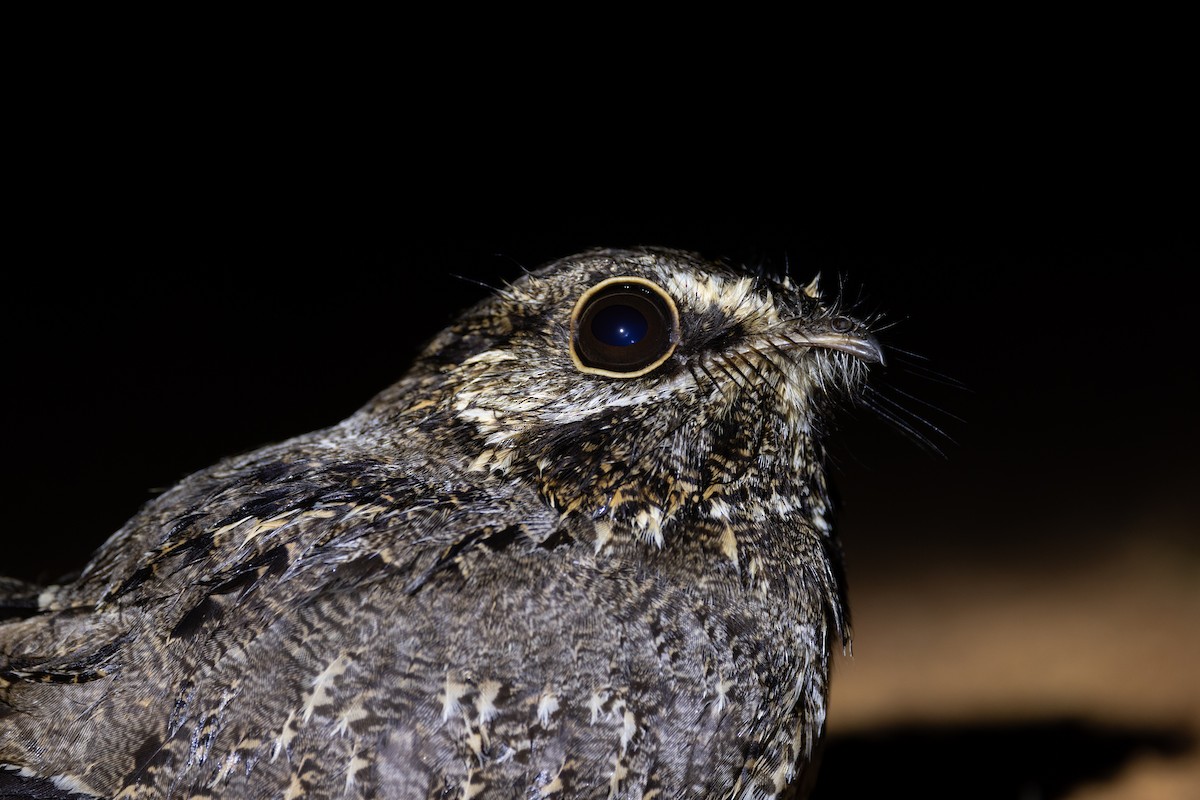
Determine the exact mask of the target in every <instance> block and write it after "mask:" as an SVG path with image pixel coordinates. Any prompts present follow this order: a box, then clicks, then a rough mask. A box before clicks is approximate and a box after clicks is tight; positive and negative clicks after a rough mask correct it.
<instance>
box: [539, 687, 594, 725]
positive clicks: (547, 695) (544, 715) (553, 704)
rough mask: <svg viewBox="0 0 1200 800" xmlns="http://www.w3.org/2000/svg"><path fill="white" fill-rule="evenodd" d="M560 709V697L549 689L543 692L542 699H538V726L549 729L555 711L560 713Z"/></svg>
mask: <svg viewBox="0 0 1200 800" xmlns="http://www.w3.org/2000/svg"><path fill="white" fill-rule="evenodd" d="M558 709H559V705H558V697H557V696H556V695H555V694H554V693H553V692H551V691H550V690H548V689H547V690H546V691H544V692H542V696H541V698H539V699H538V707H537V718H538V724H540V725H541V726H542V727H543V728H546V727H549V725H550V717H551V715H553V714H554V712H555V711H558ZM594 721H595V720H594V719H593V722H594Z"/></svg>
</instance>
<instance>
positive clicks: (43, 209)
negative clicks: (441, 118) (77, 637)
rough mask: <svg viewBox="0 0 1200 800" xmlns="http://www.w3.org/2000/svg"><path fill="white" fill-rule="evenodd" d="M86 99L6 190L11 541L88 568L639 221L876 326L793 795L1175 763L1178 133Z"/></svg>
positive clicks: (1191, 512) (1187, 681) (1181, 150)
mask: <svg viewBox="0 0 1200 800" xmlns="http://www.w3.org/2000/svg"><path fill="white" fill-rule="evenodd" d="M93 100H94V98H91V96H90V95H87V94H86V92H85V93H84V94H83V95H79V96H75V97H74V98H73V99H72V102H79V103H82V104H83V105H82V106H81V107H82V108H83V109H84V111H83V112H82V113H81V116H80V118H79V119H80V120H83V119H85V118H87V117H88V113H87V112H88V109H91V110H93V111H96V110H97V109H99V110H102V111H104V112H105V113H107V114H109V117H106V118H112V119H115V120H116V122H115V127H114V128H113V129H112V130H110V131H109V133H108V134H107V135H103V136H101V135H99V134H96V132H95V129H94V127H93V128H89V131H90V133H88V134H87V135H81V134H79V133H77V130H78V128H73V127H71V126H47V127H45V128H37V127H36V125H35V127H34V129H33V130H32V132H31V134H30V135H29V137H28V139H29V147H28V148H27V150H26V151H22V152H23V153H25V156H26V160H25V162H24V166H25V167H26V168H27V169H25V170H24V171H23V172H22V176H21V177H22V180H20V181H19V183H17V184H16V188H15V189H14V190H13V196H14V198H15V199H18V200H19V201H20V203H19V207H20V210H19V211H18V212H15V214H14V215H13V217H12V218H11V219H10V223H11V224H10V229H11V230H12V231H13V233H12V238H11V239H10V244H11V247H10V250H9V255H8V256H7V273H8V274H7V276H6V279H5V280H6V284H5V290H4V295H3V298H4V299H3V303H4V314H3V319H2V320H0V322H2V324H3V331H2V332H3V335H4V342H5V345H6V347H5V388H6V391H5V393H4V399H5V412H6V416H5V419H6V421H7V426H6V430H5V436H4V441H5V443H4V456H5V458H4V460H3V464H2V466H0V470H2V472H0V477H2V482H0V497H2V501H3V507H4V509H5V512H4V518H3V525H4V532H3V534H2V537H3V540H2V541H3V550H2V551H0V572H3V573H6V574H10V575H16V576H20V577H25V578H30V579H39V580H49V579H53V578H54V577H55V576H56V575H59V574H62V573H64V572H67V571H70V570H72V569H76V568H78V567H79V566H81V565H82V563H83V562H84V561H85V560H86V558H87V555H88V553H89V552H90V551H91V549H93V548H94V547H96V546H98V545H99V544H100V543H101V542H102V541H103V540H104V539H105V538H106V537H107V536H108V535H109V534H110V533H112V532H113V531H115V530H116V529H117V528H118V527H119V526H120V525H121V524H122V523H123V522H124V520H125V519H126V518H128V517H129V516H130V515H131V514H132V513H133V512H134V511H135V510H136V509H137V508H138V506H139V505H140V504H141V503H143V502H145V501H146V500H147V499H149V498H150V497H152V496H153V494H154V492H155V491H156V490H158V489H160V488H162V487H165V486H168V485H170V484H171V483H173V482H174V481H176V480H178V479H179V478H181V477H182V476H184V475H185V474H187V473H188V472H190V471H192V470H195V469H198V468H201V467H204V466H206V465H207V464H209V463H211V462H213V461H214V460H216V459H217V458H220V457H221V456H224V455H227V454H230V453H233V452H237V451H241V450H246V449H250V448H253V447H256V446H258V445H260V444H264V443H266V442H270V441H276V440H279V439H282V438H286V437H288V436H290V435H293V434H298V433H301V432H305V431H308V430H312V429H315V428H317V427H321V426H324V425H328V424H332V423H334V422H336V421H338V420H339V419H341V418H343V417H344V416H346V415H347V414H349V413H351V412H352V411H354V410H355V409H356V408H357V407H358V406H359V405H361V404H362V403H364V402H365V401H366V400H367V399H368V398H369V397H370V396H371V395H372V394H373V393H375V392H376V391H378V390H380V389H381V388H383V387H384V386H386V385H388V384H389V383H390V382H392V381H393V380H395V379H396V378H397V377H398V376H399V375H400V374H401V373H402V372H403V370H404V369H405V367H406V365H407V364H408V363H409V361H410V360H411V358H412V356H413V354H414V353H415V352H416V350H417V348H418V347H419V346H420V345H421V343H422V342H423V341H424V340H425V339H426V338H427V337H429V336H430V335H432V334H433V333H434V332H435V331H436V330H438V329H439V328H440V327H441V326H442V325H443V324H444V323H445V321H446V320H447V319H449V318H450V316H451V315H452V314H453V313H454V311H455V310H457V309H460V308H462V307H463V306H465V305H467V304H468V303H470V302H472V301H473V300H474V299H476V298H478V297H480V296H481V295H482V294H483V292H484V291H485V290H484V289H483V288H481V287H480V286H479V285H477V283H476V281H481V282H484V283H489V284H496V283H497V282H499V281H503V280H506V279H512V278H515V277H516V276H518V275H519V274H520V269H521V267H522V266H527V267H534V266H537V265H539V264H540V263H542V262H544V261H546V260H549V259H551V258H555V257H559V256H563V255H567V254H570V253H573V252H576V251H579V250H582V249H584V248H587V247H592V246H625V245H638V244H654V245H665V246H672V247H680V248H686V249H694V250H698V251H700V252H702V253H704V254H706V255H709V256H713V257H729V258H731V259H734V260H739V261H744V262H749V263H759V262H764V263H767V264H768V265H771V266H772V267H774V268H776V269H779V270H782V269H784V268H785V267H786V268H787V269H789V270H790V272H791V273H792V274H793V275H798V276H808V275H810V274H812V273H815V272H821V273H822V274H823V275H824V278H825V282H826V285H827V286H838V285H839V283H841V285H842V286H843V287H844V289H843V290H844V292H845V293H846V294H847V296H848V297H850V298H853V299H854V300H855V302H857V303H858V304H859V308H861V309H862V310H864V311H865V312H870V311H876V310H879V311H883V312H885V313H886V314H887V319H888V320H889V321H890V322H894V323H895V324H894V326H892V327H890V328H888V329H887V330H886V331H885V332H884V333H883V334H882V335H881V338H882V339H883V340H884V342H885V344H887V345H888V346H889V347H891V348H893V350H892V354H891V355H892V357H891V359H890V361H889V364H888V366H887V368H886V369H885V370H881V371H880V373H879V374H878V376H877V378H878V380H877V382H876V385H877V386H878V387H879V388H880V389H881V390H882V391H883V393H884V395H885V397H887V398H889V399H890V401H892V402H894V403H895V407H889V414H890V415H892V416H894V417H897V418H898V419H899V422H897V421H895V420H893V421H889V420H887V419H885V418H883V416H881V415H880V414H879V413H877V412H876V411H872V410H871V409H867V408H856V409H849V410H847V412H846V413H845V414H843V415H842V417H841V430H840V431H839V433H838V435H837V437H836V439H835V441H833V442H832V456H833V458H834V462H835V480H836V483H837V486H838V488H839V490H840V498H841V515H840V524H841V533H842V536H843V539H844V542H845V548H846V554H847V568H848V573H849V579H850V590H851V591H850V595H851V601H852V607H853V619H854V631H855V636H854V642H853V658H843V659H841V660H840V661H839V663H838V665H837V672H836V676H835V680H834V698H833V706H832V709H831V715H830V726H829V727H830V734H831V738H830V743H829V747H828V751H827V754H826V757H825V765H824V768H823V773H822V777H821V780H820V783H819V785H818V795H817V796H818V797H821V798H856V797H863V796H869V795H870V793H871V792H873V791H879V790H880V789H883V790H885V791H889V792H892V791H896V792H899V791H904V792H908V793H916V794H917V795H918V796H922V797H926V798H950V797H954V798H959V797H978V798H1021V799H1022V800H1026V799H1028V800H1034V799H1035V798H1078V799H1079V800H1083V799H1084V798H1089V799H1090V798H1096V799H1099V798H1186V797H1197V796H1200V678H1197V675H1200V501H1198V499H1197V497H1198V495H1200V492H1197V487H1198V486H1200V466H1198V453H1200V449H1198V448H1200V435H1198V429H1200V425H1198V424H1197V421H1196V412H1195V409H1196V407H1197V405H1198V401H1200V392H1198V390H1197V389H1198V387H1197V383H1198V380H1197V376H1198V370H1197V366H1196V363H1197V362H1196V347H1197V343H1196V333H1195V322H1194V320H1195V319H1196V316H1197V315H1196V311H1195V309H1196V301H1195V296H1194V294H1193V293H1192V289H1191V288H1190V280H1191V277H1190V273H1193V272H1194V271H1195V269H1196V266H1197V260H1196V256H1197V252H1196V236H1195V218H1196V215H1195V211H1196V209H1195V207H1194V192H1195V183H1194V180H1193V177H1194V171H1193V168H1194V166H1195V164H1194V156H1192V155H1190V149H1191V148H1190V147H1187V148H1185V147H1179V146H1174V147H1172V146H1171V144H1172V142H1171V141H1170V140H1164V139H1163V138H1162V136H1161V131H1162V130H1164V129H1170V126H1163V125H1155V126H1151V127H1152V128H1153V136H1149V135H1148V136H1146V137H1144V138H1142V139H1138V140H1133V141H1131V140H1129V139H1128V138H1126V137H1123V136H1117V135H1115V134H1112V135H1109V136H1100V138H1097V134H1096V133H1095V131H1096V130H1104V131H1109V132H1110V133H1111V128H1107V127H1105V126H1101V125H1096V126H1093V125H1091V124H1081V125H1078V126H1075V127H1070V128H1067V129H1054V127H1053V126H1043V125H1039V126H1038V127H1037V128H1036V130H1032V129H1031V128H1029V127H1028V126H1027V125H1026V124H1025V123H1024V121H1018V122H1012V121H1010V122H1008V123H1004V122H1003V121H999V120H997V119H996V118H994V117H992V116H991V115H989V114H988V113H986V111H985V110H984V109H983V108H976V109H975V110H974V112H971V111H969V110H967V111H964V113H965V114H966V115H967V116H966V117H958V118H956V124H957V126H958V127H957V128H955V131H957V134H958V135H959V136H958V139H959V140H956V141H952V139H955V137H950V136H948V135H947V136H943V137H941V138H938V139H937V140H936V141H933V142H932V143H930V142H923V143H922V142H918V141H917V139H918V138H919V137H917V136H915V135H914V137H913V139H912V140H909V139H905V140H903V142H901V140H900V139H898V138H897V137H896V135H895V134H894V133H892V134H889V135H887V136H883V135H881V134H880V133H879V132H878V131H879V128H878V127H877V126H875V127H869V126H868V127H862V128H861V129H859V130H858V131H857V132H855V134H854V135H853V136H849V137H848V138H845V139H844V140H843V141H841V142H840V145H841V149H839V150H837V151H836V153H835V152H834V151H831V150H828V149H823V148H821V147H803V148H802V147H800V146H799V145H795V146H793V143H791V142H786V141H776V142H775V144H776V145H777V146H776V148H775V149H773V150H772V151H771V154H770V155H766V156H763V155H762V154H761V153H759V151H758V146H759V145H760V144H761V143H758V142H755V143H754V146H748V147H746V148H744V149H743V148H742V147H741V146H740V145H734V144H731V143H729V142H721V143H720V146H719V147H717V146H716V145H714V147H716V149H715V150H713V151H712V152H720V153H722V154H723V156H724V160H723V161H722V162H721V163H720V164H719V165H718V164H713V163H709V162H706V161H703V160H696V158H693V157H687V158H683V157H680V158H677V159H675V160H674V161H673V162H672V163H671V164H670V165H669V166H668V165H667V164H666V163H665V162H664V161H659V160H651V161H648V162H638V166H631V165H623V164H621V163H620V159H619V158H613V159H612V163H611V164H610V163H609V161H606V160H604V157H603V156H601V155H598V154H597V153H599V151H594V152H593V151H584V150H572V149H566V150H564V151H563V152H562V153H561V154H559V153H558V152H557V151H555V152H554V154H553V155H550V154H547V153H546V152H542V153H539V154H536V155H537V156H540V157H541V159H542V160H541V161H539V162H538V163H537V164H533V163H532V162H528V161H524V160H522V159H521V158H518V157H516V156H514V155H513V154H512V153H510V152H508V151H506V150H504V149H503V148H500V147H484V148H483V150H482V151H478V150H476V149H475V146H476V145H480V144H481V143H480V140H479V139H472V140H470V141H464V142H462V146H461V147H458V148H450V149H448V150H446V151H437V153H436V155H431V154H430V152H428V151H425V150H422V149H421V147H419V146H413V145H410V146H406V147H404V148H401V147H399V146H398V145H396V144H395V143H394V142H393V143H390V144H389V143H388V142H385V141H373V142H372V143H371V144H373V145H374V147H373V148H370V149H369V154H365V155H364V153H363V152H361V151H360V150H359V149H358V143H355V142H352V141H351V140H353V139H354V137H353V136H343V137H342V138H339V139H335V140H334V141H333V142H332V143H331V142H329V141H327V140H325V139H322V138H320V137H318V136H316V135H315V134H313V133H312V132H311V131H309V129H307V128H305V127H304V126H302V125H297V126H292V125H288V124H278V123H277V122H276V121H275V120H273V119H269V120H264V119H252V120H251V122H252V123H254V122H258V123H264V124H263V126H262V128H261V129H260V128H259V127H256V126H255V125H254V124H246V123H245V119H244V118H243V117H240V116H239V117H238V123H239V124H238V126H237V127H236V128H230V127H229V126H228V125H225V123H224V122H221V120H226V121H227V118H226V117H220V116H218V117H215V118H214V119H216V120H217V121H216V122H214V121H212V120H207V121H205V120H203V119H201V118H198V117H197V116H195V115H190V114H185V113H183V112H180V111H177V112H176V113H177V117H169V118H168V119H167V121H166V122H163V123H162V124H160V125H159V126H158V127H156V128H155V129H154V130H155V131H156V132H157V133H156V134H155V136H149V137H147V136H141V137H134V136H133V130H132V129H133V128H134V127H136V126H132V125H130V126H126V127H123V126H124V125H125V123H124V120H125V119H126V118H125V117H123V116H122V111H123V109H121V108H118V109H117V111H116V116H115V117H112V113H113V111H112V109H111V108H108V107H107V106H101V105H95V104H93V105H88V103H90V102H93ZM1105 102H1106V103H1107V102H1108V97H1107V95H1106V96H1105ZM1052 106H1053V104H1048V106H1047V107H1046V108H1051V107H1052ZM1106 108H1107V106H1106ZM128 110H129V109H124V111H128ZM242 110H245V109H242ZM892 110H895V109H892ZM908 110H909V111H911V109H908ZM1042 110H1045V109H1042ZM885 112H886V110H885ZM885 112H883V113H885ZM972 113H973V114H974V116H971V114H972ZM1105 113H1107V112H1105ZM67 116H68V117H69V116H70V114H68V115H67ZM1100 116H1103V115H1098V116H1097V117H1096V118H1095V119H1092V120H1091V121H1098V120H1099V117H1100ZM172 121H174V122H178V123H180V124H179V125H175V126H173V125H172V124H171V123H172ZM185 121H186V122H187V125H186V126H184V125H182V123H183V122H185ZM160 122H161V120H160ZM184 127H186V128H187V130H188V136H187V138H177V137H178V134H177V133H176V132H177V131H178V130H181V129H183V128H184ZM985 127H986V128H987V129H988V131H989V137H988V138H987V139H986V140H984V139H980V138H972V132H973V131H976V130H979V129H982V128H985ZM362 129H363V128H362V127H356V128H354V129H353V132H355V133H356V135H357V132H358V131H361V130H362ZM387 130H393V128H387ZM841 133H842V131H837V132H836V134H837V135H835V136H834V137H833V138H835V139H837V138H839V137H840V134H841ZM126 134H129V135H128V136H126ZM784 138H786V137H784ZM1183 138H1185V139H1186V137H1183ZM35 140H38V141H36V142H35ZM1179 143H1180V142H1179V141H1178V140H1176V141H1174V144H1175V145H1179ZM558 144H560V146H561V145H563V144H564V143H562V142H559V143H558ZM351 145H353V146H351ZM538 146H539V147H542V146H546V147H549V146H550V143H548V142H547V141H546V138H544V137H543V138H539V139H538ZM666 149H669V148H666ZM705 152H709V151H705ZM30 153H32V154H33V155H32V156H30V155H29V154H30ZM756 153H759V155H758V156H757V158H756V156H755V154H756ZM643 155H645V154H643ZM530 157H531V158H533V157H535V156H530ZM643 164H646V165H643ZM610 166H611V167H612V169H610V168H609V167H610ZM626 166H629V167H630V168H629V169H628V170H627V171H625V170H623V169H622V168H623V167H626ZM905 428H911V429H912V430H913V431H914V433H911V434H910V433H906V432H905V430H904V429H905Z"/></svg>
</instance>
